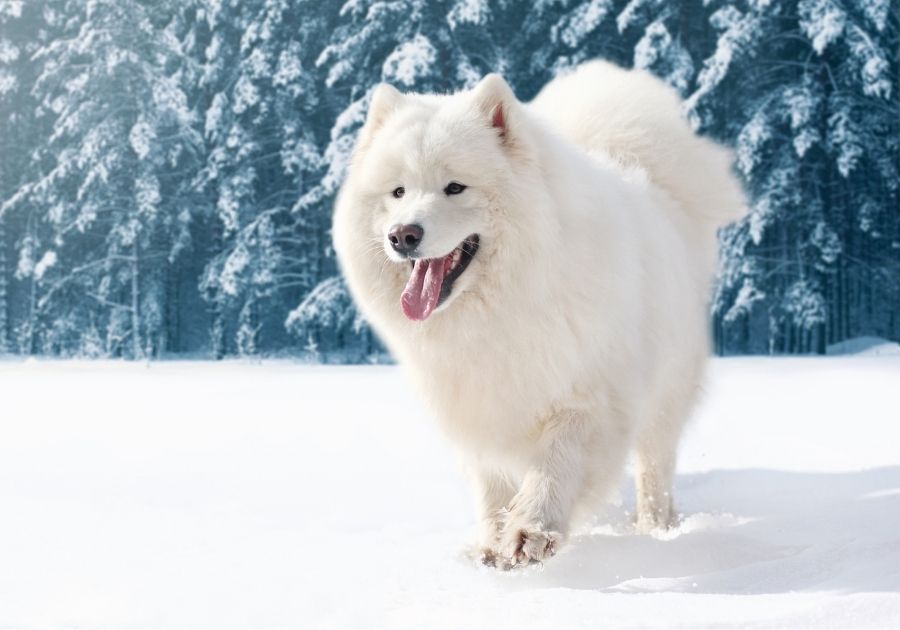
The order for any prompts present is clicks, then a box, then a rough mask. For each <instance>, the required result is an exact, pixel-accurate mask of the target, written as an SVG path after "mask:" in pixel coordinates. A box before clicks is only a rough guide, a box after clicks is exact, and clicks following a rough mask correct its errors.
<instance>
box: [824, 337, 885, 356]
mask: <svg viewBox="0 0 900 630" xmlns="http://www.w3.org/2000/svg"><path fill="white" fill-rule="evenodd" d="M827 353H828V354H855V355H862V356H870V357H877V356H900V343H897V342H896V341H888V340H887V339H882V338H881V337H856V338H854V339H848V340H846V341H841V342H840V343H835V344H832V345H830V346H828V349H827Z"/></svg>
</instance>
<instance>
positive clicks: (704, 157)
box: [531, 61, 745, 228]
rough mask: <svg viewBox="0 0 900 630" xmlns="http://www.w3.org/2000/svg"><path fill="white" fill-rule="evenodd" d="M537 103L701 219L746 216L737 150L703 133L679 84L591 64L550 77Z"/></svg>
mask: <svg viewBox="0 0 900 630" xmlns="http://www.w3.org/2000/svg"><path fill="white" fill-rule="evenodd" d="M531 107H532V108H534V110H535V111H536V112H537V113H538V114H546V115H547V116H548V117H552V119H553V122H554V123H555V125H554V126H556V127H557V128H558V130H559V131H561V132H562V133H563V134H564V135H565V136H566V137H567V138H568V139H569V140H571V141H573V142H575V143H576V144H578V145H580V146H582V147H583V148H584V149H585V150H587V151H588V152H601V153H605V154H607V155H609V156H610V157H611V158H613V159H614V160H616V161H619V162H621V163H622V164H624V165H626V166H635V165H636V166H639V167H640V168H641V169H642V170H644V171H645V172H646V173H647V175H648V176H649V178H650V179H651V181H653V182H654V183H655V184H656V185H657V186H659V187H660V188H662V189H663V190H665V191H666V192H667V193H668V194H669V195H670V196H671V197H672V198H673V199H674V200H675V201H676V202H678V204H679V205H680V206H681V207H682V208H683V209H684V211H685V212H687V213H688V214H689V215H690V216H692V217H693V218H694V219H695V220H698V221H699V222H700V223H702V224H705V225H707V226H709V227H712V228H718V227H721V226H723V225H726V224H728V223H730V222H732V221H734V220H736V219H739V218H740V217H741V216H743V214H744V212H745V199H744V194H743V191H742V189H741V185H740V183H739V182H738V179H737V178H736V177H735V175H734V173H733V172H732V170H731V163H732V157H731V153H730V152H729V151H728V150H726V149H725V148H723V147H721V146H719V145H717V144H715V143H713V142H711V141H709V140H706V139H704V138H701V137H699V136H697V135H696V134H695V133H694V132H693V130H692V129H691V128H690V125H689V124H688V123H687V121H686V120H685V118H684V116H683V115H682V111H681V99H680V98H679V96H678V94H677V93H676V92H675V90H673V89H672V88H671V87H669V86H668V85H666V84H665V83H663V82H662V81H660V80H659V79H657V78H656V77H654V76H653V75H651V74H649V73H648V72H644V71H640V70H624V69H622V68H620V67H618V66H615V65H613V64H610V63H607V62H604V61H593V62H590V63H586V64H583V65H581V66H579V67H578V68H577V69H575V71H573V72H572V73H570V74H567V75H563V76H561V77H559V78H557V79H556V80H554V81H552V82H550V83H549V84H548V85H547V87H546V88H544V90H542V91H541V93H540V94H538V96H537V97H536V98H535V99H534V101H533V102H532V103H531Z"/></svg>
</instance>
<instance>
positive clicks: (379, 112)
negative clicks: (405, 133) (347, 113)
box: [357, 83, 404, 148]
mask: <svg viewBox="0 0 900 630" xmlns="http://www.w3.org/2000/svg"><path fill="white" fill-rule="evenodd" d="M403 99H404V96H403V94H401V93H400V92H399V91H398V90H397V88H395V87H394V86H393V85H389V84H387V83H379V84H378V85H376V86H375V89H374V90H373V91H372V97H371V99H370V100H369V113H368V114H367V116H366V124H365V125H363V128H362V129H361V130H360V132H359V141H358V143H357V146H358V147H360V148H362V147H365V146H367V145H368V144H369V143H370V142H371V141H372V138H373V137H374V135H375V132H376V131H378V129H380V128H381V126H382V125H383V124H384V121H385V120H387V117H388V116H390V115H391V114H392V113H393V112H395V111H396V110H397V109H399V108H400V105H401V104H402V103H403Z"/></svg>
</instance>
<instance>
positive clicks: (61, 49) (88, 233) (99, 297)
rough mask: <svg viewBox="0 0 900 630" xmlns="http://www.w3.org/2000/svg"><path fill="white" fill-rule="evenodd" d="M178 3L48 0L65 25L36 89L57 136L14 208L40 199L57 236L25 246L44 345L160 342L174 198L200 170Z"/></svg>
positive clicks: (39, 53)
mask: <svg viewBox="0 0 900 630" xmlns="http://www.w3.org/2000/svg"><path fill="white" fill-rule="evenodd" d="M180 10H181V9H180V4H179V3H175V2H162V3H151V4H146V5H145V4H144V3H141V2H137V1H136V0H125V1H115V2H113V1H112V0H92V2H89V3H87V4H84V3H81V2H71V1H63V0H55V1H48V2H47V3H45V6H44V16H45V19H47V21H48V22H52V23H53V24H58V25H60V29H61V31H62V32H61V34H60V36H58V37H56V38H54V39H53V40H52V41H49V42H47V43H46V45H44V46H42V47H41V48H39V49H38V50H36V51H35V52H34V54H33V55H32V59H34V60H35V61H36V62H37V63H38V64H39V75H38V76H37V78H36V80H35V81H34V86H33V88H32V93H33V94H34V95H35V97H36V98H37V99H38V100H39V101H40V106H39V109H40V111H39V114H38V115H39V117H40V116H47V117H48V118H49V119H50V120H52V131H51V133H50V135H49V137H47V138H45V144H44V146H43V147H42V151H41V152H39V153H37V154H36V155H35V156H33V159H32V160H31V164H30V169H31V172H30V174H29V179H28V181H27V183H25V184H24V185H23V186H22V187H21V188H20V190H19V192H18V193H17V195H16V197H15V198H14V199H13V200H11V202H10V203H8V204H7V205H8V207H15V206H17V205H18V204H21V203H28V204H29V205H31V206H32V207H39V208H46V213H45V214H43V216H41V217H40V221H41V223H43V224H44V226H45V228H46V230H47V231H48V232H49V234H48V237H49V238H45V239H41V240H38V239H34V238H28V237H26V239H25V240H23V248H25V249H28V248H30V249H32V250H35V248H38V249H37V250H36V253H34V254H30V253H29V256H28V257H26V256H24V255H23V256H22V258H21V260H20V265H19V276H20V277H22V278H28V277H30V278H31V281H32V283H33V284H34V283H40V284H41V285H42V286H43V287H44V290H43V291H42V293H41V295H40V297H39V298H38V299H37V300H36V302H35V307H36V308H37V310H38V313H39V317H40V318H41V319H42V320H44V322H45V327H44V330H43V331H42V332H41V340H40V347H41V349H42V350H43V351H45V352H51V353H62V354H70V353H79V352H81V350H82V343H83V342H84V341H85V339H87V341H88V343H89V344H90V345H91V346H93V345H94V340H95V338H96V331H97V330H98V329H99V330H102V331H103V332H104V334H103V337H104V346H105V348H104V350H105V353H107V354H111V355H125V356H130V357H141V356H146V355H149V354H155V353H158V352H159V351H160V350H161V349H162V346H163V345H164V344H163V343H162V341H161V339H162V338H163V335H164V330H163V327H162V318H163V313H164V310H165V305H164V304H163V303H162V300H163V299H164V296H165V294H166V292H165V287H164V283H165V280H166V274H165V269H166V265H167V263H168V261H169V258H170V255H171V254H173V246H172V244H173V240H177V239H173V232H177V231H179V230H180V229H181V228H182V227H183V225H181V226H180V225H179V223H182V224H183V221H180V220H178V217H179V216H180V215H182V216H183V212H185V211H188V209H187V208H180V207H179V203H180V202H181V201H182V199H183V198H182V197H181V194H180V193H182V192H183V177H181V175H180V174H181V172H182V171H183V170H185V169H188V170H189V169H191V168H196V167H192V166H191V161H192V159H193V157H194V156H195V154H196V146H197V144H198V142H197V141H198V138H197V136H196V134H195V133H194V130H193V128H192V122H193V121H192V117H191V114H190V111H189V110H188V108H187V106H186V105H187V99H186V95H185V94H184V92H183V91H182V89H181V86H180V82H181V76H180V73H181V72H182V71H183V70H184V68H185V65H186V64H185V60H184V58H183V56H182V55H181V52H180V47H179V43H178V40H177V37H176V34H175V32H174V29H176V28H177V27H178V23H177V20H175V16H176V15H177V14H178V12H179V11H180ZM32 225H33V224H32ZM31 229H32V230H35V227H32V228H31ZM35 231H38V232H39V231H41V229H40V226H38V227H37V229H36V230H35ZM85 336H87V337H85Z"/></svg>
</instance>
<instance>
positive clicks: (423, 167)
mask: <svg viewBox="0 0 900 630" xmlns="http://www.w3.org/2000/svg"><path fill="white" fill-rule="evenodd" d="M516 106H517V103H516V102H515V98H514V96H513V95H512V92H511V90H510V89H509V87H508V86H507V85H506V83H505V82H503V80H502V79H500V78H499V77H497V76H489V77H487V78H486V79H484V80H483V81H482V83H481V84H479V85H478V86H477V87H476V88H475V89H474V90H472V91H471V92H466V93H461V94H456V95H453V96H421V95H403V94H401V93H400V92H398V91H397V90H395V89H394V88H392V87H390V86H388V85H381V86H379V87H378V88H376V91H375V93H374V95H373V98H372V103H371V106H370V109H369V114H368V118H367V121H366V124H365V126H364V128H363V129H362V131H361V133H360V139H359V142H358V145H357V149H356V153H355V155H354V159H353V163H352V166H351V172H350V175H349V177H350V178H351V179H352V182H353V185H352V191H353V192H352V193H351V194H352V195H353V197H354V198H353V199H351V200H349V204H350V206H351V212H352V213H353V215H354V216H353V217H352V221H353V222H354V223H355V224H356V225H357V226H360V225H361V226H363V228H364V229H366V230H367V231H368V234H366V235H365V236H366V237H368V239H369V240H368V248H369V249H368V251H369V252H370V253H373V254H374V256H373V260H372V264H376V265H391V266H393V267H394V269H395V270H396V271H397V272H398V273H397V274H387V276H385V274H381V277H380V280H384V279H385V277H400V278H401V279H403V281H404V284H402V285H401V286H398V287H395V288H396V289H398V291H397V293H398V295H397V296H396V299H397V300H399V303H400V306H401V308H402V311H403V313H404V314H405V315H406V317H407V318H409V319H410V320H414V321H421V320H425V319H427V318H429V317H430V316H432V314H433V313H434V312H435V311H440V310H444V309H447V308H451V307H452V303H453V302H454V301H455V300H456V299H457V298H458V297H459V296H460V295H461V294H463V293H464V292H466V291H467V290H472V289H474V288H475V287H477V285H478V283H479V280H480V277H481V276H482V275H483V274H484V273H485V269H484V265H483V262H484V261H486V260H487V259H488V258H489V257H490V250H491V248H492V247H494V246H495V244H496V241H495V238H494V237H495V233H494V232H495V231H496V225H497V214H498V209H499V208H502V207H503V200H504V191H505V190H506V188H507V187H508V181H509V179H510V159H511V155H510V153H511V152H510V146H509V144H510V143H509V136H508V134H509V123H510V121H509V117H510V114H511V113H512V109H513V108H514V107H516ZM336 229H337V228H336ZM359 246H363V245H359ZM363 247H365V246H363ZM339 253H340V252H339Z"/></svg>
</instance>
